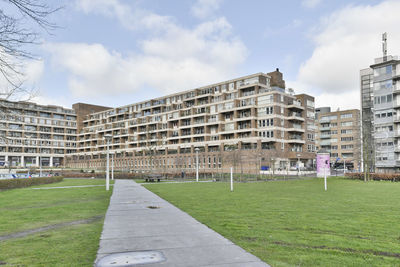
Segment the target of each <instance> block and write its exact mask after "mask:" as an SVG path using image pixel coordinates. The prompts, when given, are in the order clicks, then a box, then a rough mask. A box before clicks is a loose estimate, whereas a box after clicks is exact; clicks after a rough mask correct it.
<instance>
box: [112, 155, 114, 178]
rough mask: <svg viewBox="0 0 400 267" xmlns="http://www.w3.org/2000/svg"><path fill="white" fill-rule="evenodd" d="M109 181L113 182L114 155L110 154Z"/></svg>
mask: <svg viewBox="0 0 400 267" xmlns="http://www.w3.org/2000/svg"><path fill="white" fill-rule="evenodd" d="M111 180H114V154H111Z"/></svg>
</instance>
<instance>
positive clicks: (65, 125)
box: [0, 100, 77, 167]
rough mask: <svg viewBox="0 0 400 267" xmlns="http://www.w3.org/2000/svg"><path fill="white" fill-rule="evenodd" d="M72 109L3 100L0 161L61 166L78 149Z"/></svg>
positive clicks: (4, 162)
mask: <svg viewBox="0 0 400 267" xmlns="http://www.w3.org/2000/svg"><path fill="white" fill-rule="evenodd" d="M76 126H77V125H76V114H75V111H74V110H73V109H67V108H63V107H59V106H44V105H38V104H34V103H30V102H11V101H7V100H0V162H2V164H3V165H5V164H9V166H24V167H25V166H39V161H40V162H41V165H42V166H49V167H52V166H59V165H63V160H64V156H65V155H66V154H67V155H68V154H72V153H75V152H76V148H77V145H76V144H77V143H76V141H77V129H76Z"/></svg>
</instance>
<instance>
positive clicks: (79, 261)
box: [0, 179, 112, 266]
mask: <svg viewBox="0 0 400 267" xmlns="http://www.w3.org/2000/svg"><path fill="white" fill-rule="evenodd" d="M100 184H105V180H99V179H64V181H63V182H60V183H54V184H48V185H43V186H33V187H34V188H37V187H55V186H76V185H100ZM111 193H112V187H111V189H110V191H108V192H106V191H105V187H86V188H68V189H47V190H34V189H32V188H23V189H13V190H6V191H1V192H0V203H1V204H0V214H1V216H0V239H1V237H2V236H3V237H4V236H6V235H12V234H15V233H21V232H24V231H27V230H31V229H37V228H39V227H46V230H45V231H41V232H37V233H34V234H28V235H26V236H24V237H19V238H8V239H7V240H3V241H1V240H0V265H1V264H5V266H92V265H93V262H94V260H95V257H96V253H97V249H98V245H99V238H100V234H101V230H102V227H103V221H104V215H105V212H106V211H107V207H108V204H109V198H110V196H111ZM86 220H87V221H86ZM70 222H75V223H74V224H69V223H70Z"/></svg>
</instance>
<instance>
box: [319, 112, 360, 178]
mask: <svg viewBox="0 0 400 267" xmlns="http://www.w3.org/2000/svg"><path fill="white" fill-rule="evenodd" d="M316 124H317V134H316V146H317V149H319V150H322V151H325V152H329V153H330V154H331V161H332V162H331V164H332V166H336V167H339V166H340V167H341V168H343V167H344V165H346V168H348V169H354V170H360V168H361V133H360V131H361V128H360V111H359V110H358V109H350V110H338V111H333V112H331V109H330V107H322V108H316Z"/></svg>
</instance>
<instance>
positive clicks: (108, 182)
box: [106, 140, 110, 191]
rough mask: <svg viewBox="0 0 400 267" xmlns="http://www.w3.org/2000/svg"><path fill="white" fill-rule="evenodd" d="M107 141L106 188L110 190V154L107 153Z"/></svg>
mask: <svg viewBox="0 0 400 267" xmlns="http://www.w3.org/2000/svg"><path fill="white" fill-rule="evenodd" d="M109 142H110V141H108V140H107V170H106V190H107V191H108V190H110V154H109V148H108V145H109Z"/></svg>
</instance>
